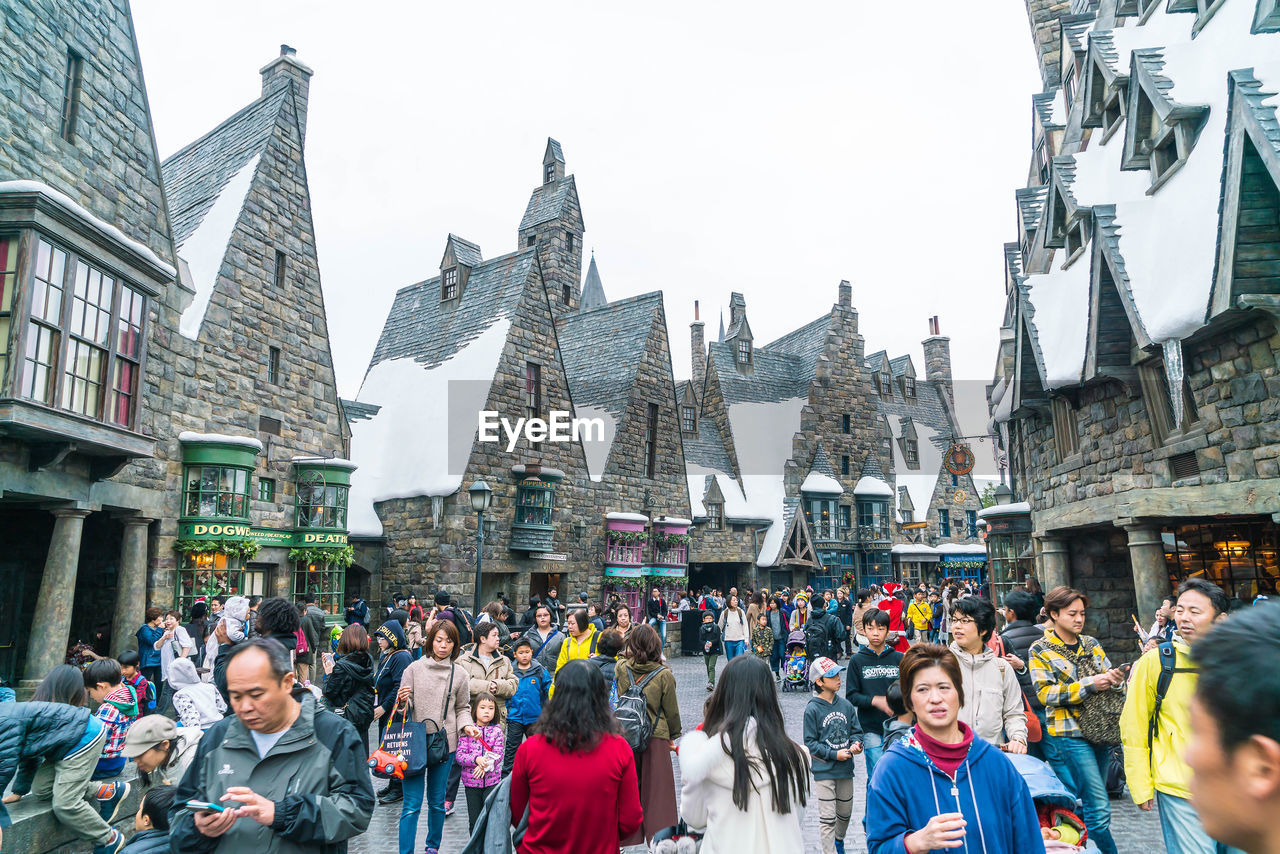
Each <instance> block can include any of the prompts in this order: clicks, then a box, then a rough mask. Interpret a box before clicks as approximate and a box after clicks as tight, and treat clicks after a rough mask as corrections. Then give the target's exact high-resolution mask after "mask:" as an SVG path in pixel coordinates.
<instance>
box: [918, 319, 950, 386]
mask: <svg viewBox="0 0 1280 854" xmlns="http://www.w3.org/2000/svg"><path fill="white" fill-rule="evenodd" d="M924 375H925V379H928V380H938V381H941V382H944V383H946V384H947V385H951V339H950V338H947V337H945V336H943V334H942V327H941V326H940V325H939V323H938V316H937V315H934V316H933V317H931V318H929V337H928V338H926V339H924Z"/></svg>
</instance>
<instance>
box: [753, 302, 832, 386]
mask: <svg viewBox="0 0 1280 854" xmlns="http://www.w3.org/2000/svg"><path fill="white" fill-rule="evenodd" d="M830 326H831V315H829V314H824V315H822V316H821V317H819V318H817V319H815V320H812V321H810V322H809V323H806V324H805V325H804V326H801V327H800V328H799V329H797V330H795V331H794V332H788V333H787V334H786V335H783V336H782V337H781V338H779V339H778V340H776V341H774V342H772V343H770V344H766V345H765V346H764V348H763V349H765V350H769V351H771V352H774V353H788V354H790V355H792V356H797V357H799V359H800V362H801V366H802V367H801V370H803V371H805V372H806V373H808V374H810V375H814V376H816V374H817V370H818V360H819V359H820V358H822V354H823V353H824V352H826V347H827V330H828V329H829V328H830Z"/></svg>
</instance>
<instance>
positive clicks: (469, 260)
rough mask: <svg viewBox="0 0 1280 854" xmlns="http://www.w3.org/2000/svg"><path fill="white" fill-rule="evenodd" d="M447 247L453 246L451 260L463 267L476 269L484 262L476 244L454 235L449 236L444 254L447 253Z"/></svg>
mask: <svg viewBox="0 0 1280 854" xmlns="http://www.w3.org/2000/svg"><path fill="white" fill-rule="evenodd" d="M449 246H453V260H455V261H457V262H458V263H459V264H461V265H463V266H464V267H476V266H478V265H479V264H480V263H481V262H483V260H484V257H483V256H482V255H481V253H480V246H479V245H478V244H475V243H472V242H471V241H470V240H464V239H462V238H461V237H459V236H458V235H456V234H452V233H451V234H450V235H449V239H448V241H447V242H446V243H445V253H446V254H447V253H448V251H449Z"/></svg>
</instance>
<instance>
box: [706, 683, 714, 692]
mask: <svg viewBox="0 0 1280 854" xmlns="http://www.w3.org/2000/svg"><path fill="white" fill-rule="evenodd" d="M715 688H716V686H715V685H712V684H711V683H710V682H708V683H707V690H708V691H714V690H715Z"/></svg>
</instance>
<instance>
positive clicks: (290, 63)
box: [258, 44, 312, 147]
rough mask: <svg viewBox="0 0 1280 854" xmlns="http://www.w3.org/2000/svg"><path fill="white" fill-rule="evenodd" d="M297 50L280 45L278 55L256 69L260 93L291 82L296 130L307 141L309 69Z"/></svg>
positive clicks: (264, 94)
mask: <svg viewBox="0 0 1280 854" xmlns="http://www.w3.org/2000/svg"><path fill="white" fill-rule="evenodd" d="M296 54H297V51H296V50H294V49H293V48H291V47H289V46H288V45H287V44H282V45H280V55H279V56H277V57H276V58H275V59H273V60H271V61H270V62H268V63H267V64H266V65H264V66H262V68H260V69H259V70H258V73H259V74H261V75H262V95H263V97H266V96H267V95H269V94H271V93H272V92H274V91H275V90H277V89H279V88H280V87H282V86H288V85H289V84H290V83H292V84H293V102H294V105H295V107H296V109H297V111H298V130H299V131H300V132H301V133H302V142H303V145H304V147H305V145H306V141H307V97H308V95H309V94H310V91H311V74H312V71H311V69H310V68H309V67H308V66H307V65H306V64H305V63H303V62H302V61H301V60H299V59H298V57H297V56H296Z"/></svg>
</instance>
